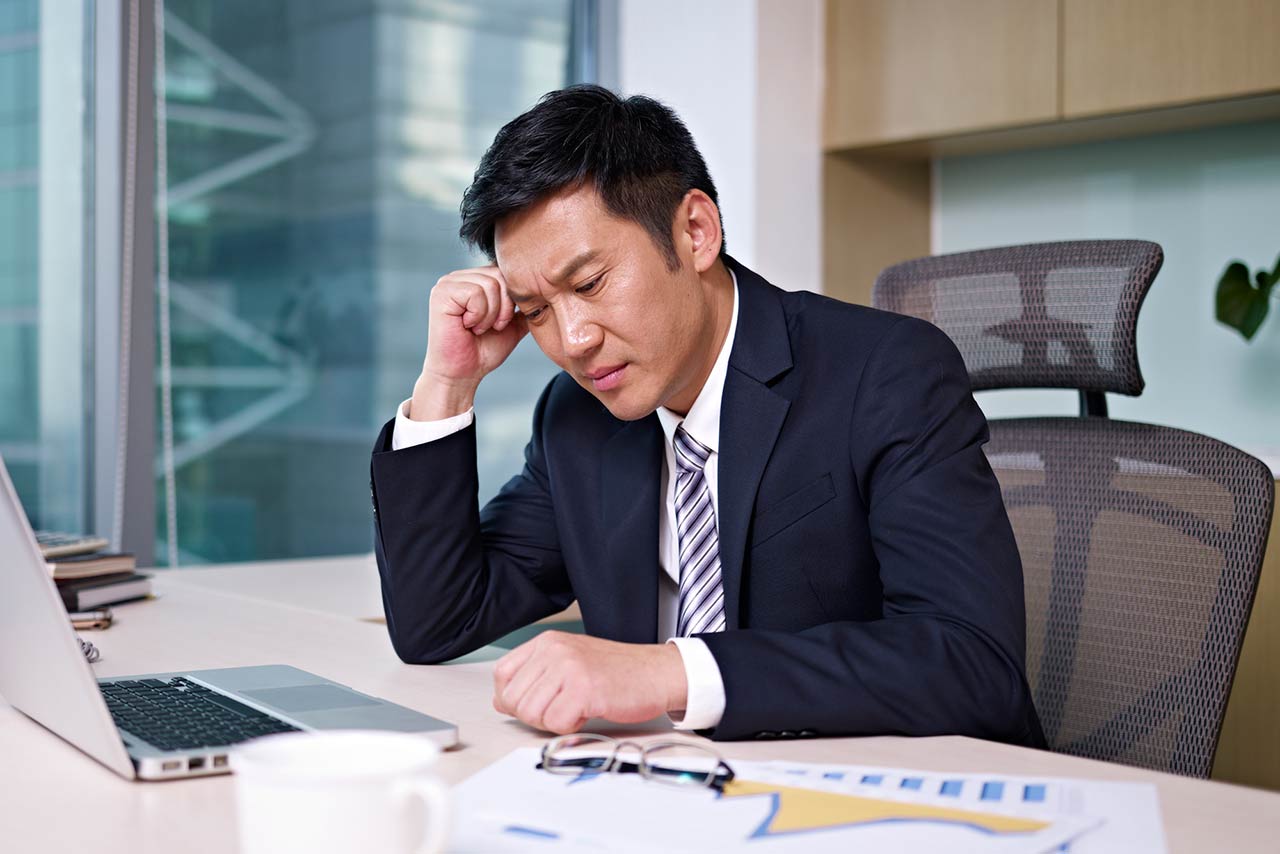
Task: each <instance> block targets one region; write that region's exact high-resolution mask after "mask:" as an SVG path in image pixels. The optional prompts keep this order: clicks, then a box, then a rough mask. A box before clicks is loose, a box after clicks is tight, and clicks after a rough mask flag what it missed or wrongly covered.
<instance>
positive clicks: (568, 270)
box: [551, 249, 600, 282]
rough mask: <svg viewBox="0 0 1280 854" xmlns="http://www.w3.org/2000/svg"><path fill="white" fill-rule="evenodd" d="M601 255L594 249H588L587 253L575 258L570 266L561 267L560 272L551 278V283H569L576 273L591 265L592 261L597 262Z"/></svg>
mask: <svg viewBox="0 0 1280 854" xmlns="http://www.w3.org/2000/svg"><path fill="white" fill-rule="evenodd" d="M599 254H600V253H598V252H596V250H594V249H588V250H587V251H585V252H581V253H579V254H578V256H577V257H576V258H574V259H573V260H572V261H570V262H569V263H568V264H565V265H564V266H563V267H561V268H560V272H559V273H557V274H556V275H554V276H552V277H551V281H552V282H567V281H568V280H569V279H570V278H571V277H572V276H573V274H574V273H576V272H578V270H580V269H582V267H584V266H585V265H587V264H590V263H591V262H592V261H594V260H596V257H597V256H598V255H599Z"/></svg>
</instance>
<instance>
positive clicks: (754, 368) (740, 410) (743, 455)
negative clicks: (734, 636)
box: [718, 259, 791, 630]
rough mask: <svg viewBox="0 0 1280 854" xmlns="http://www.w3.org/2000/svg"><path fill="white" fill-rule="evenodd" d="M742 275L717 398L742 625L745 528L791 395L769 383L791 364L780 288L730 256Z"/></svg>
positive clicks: (733, 593)
mask: <svg viewBox="0 0 1280 854" xmlns="http://www.w3.org/2000/svg"><path fill="white" fill-rule="evenodd" d="M729 263H730V264H731V266H732V267H733V270H734V273H735V274H736V275H737V278H738V298H739V300H741V305H740V306H739V309H738V328H737V332H735V333H734V341H733V351H732V352H731V353H730V354H729V372H728V375H727V376H726V377H725V383H724V396H723V398H722V399H721V404H720V464H719V472H720V473H719V486H718V491H719V497H720V514H719V516H720V518H719V520H718V522H719V526H720V531H719V534H720V568H721V575H722V580H723V583H724V602H725V628H726V629H730V630H732V629H736V628H739V623H740V617H741V608H742V596H741V593H742V567H743V563H744V562H745V558H746V545H747V531H748V529H749V528H750V525H751V513H752V510H753V508H754V507H755V501H756V492H757V491H758V490H759V488H760V478H761V477H762V476H763V475H764V469H765V466H766V465H767V464H768V462H769V457H770V456H772V454H773V449H774V445H775V444H777V441H778V434H779V433H780V432H781V431H782V425H783V422H784V421H786V418H787V411H788V410H789V409H790V407H791V401H789V400H787V399H786V398H785V397H783V396H782V395H780V394H778V393H777V392H775V391H773V390H772V389H771V388H770V387H769V383H770V382H772V381H773V380H774V379H776V378H777V377H778V376H780V375H781V374H783V373H785V372H786V371H788V370H790V368H791V340H790V337H789V335H788V332H787V322H786V316H785V314H784V312H783V308H782V302H781V299H780V292H779V291H778V289H777V288H775V287H773V286H772V285H770V284H769V283H768V282H766V281H765V280H764V279H762V278H760V277H759V276H757V275H756V274H755V273H753V272H751V271H750V270H748V269H747V268H746V267H743V266H742V265H740V264H738V263H737V262H736V261H733V260H732V259H729Z"/></svg>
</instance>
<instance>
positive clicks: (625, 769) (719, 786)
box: [535, 732, 736, 793]
mask: <svg viewBox="0 0 1280 854" xmlns="http://www.w3.org/2000/svg"><path fill="white" fill-rule="evenodd" d="M573 738H583V739H590V740H593V741H595V742H597V743H599V744H600V746H601V748H602V750H605V751H609V753H608V755H596V756H583V757H581V758H579V759H573V760H563V761H561V762H560V763H558V764H556V765H548V764H547V754H548V753H550V752H551V750H552V747H553V745H556V744H557V742H560V741H565V740H568V739H573ZM578 746H583V745H578ZM668 747H690V748H693V749H695V750H701V751H703V752H705V753H707V754H708V755H710V756H712V757H714V758H715V760H716V762H717V763H718V764H717V765H716V770H715V772H714V773H710V774H707V775H706V777H705V779H703V780H702V781H700V782H697V783H678V782H675V781H670V780H664V779H663V778H662V777H659V776H654V774H653V773H646V769H647V770H648V771H649V772H655V771H656V772H658V773H660V774H661V773H669V774H690V773H691V772H689V771H688V770H687V769H684V768H667V767H663V766H662V765H654V764H652V763H651V762H649V761H647V758H646V757H647V754H648V753H649V752H650V751H656V750H660V749H663V748H668ZM624 748H633V749H635V750H638V751H639V752H640V761H639V762H627V761H625V760H623V759H622V758H621V753H622V751H623V749H624ZM591 762H595V763H600V764H598V765H589V764H587V763H591ZM535 767H536V769H537V770H541V771H546V772H547V773H548V774H557V775H560V776H566V777H567V776H570V775H571V774H572V771H568V772H566V771H562V770H559V769H573V768H579V769H581V770H580V771H579V776H581V775H584V774H639V775H640V776H641V777H643V778H645V779H646V780H653V781H654V782H657V783H669V784H670V785H675V786H686V785H687V786H691V787H693V788H699V789H714V790H715V791H717V792H721V793H723V792H724V787H725V785H727V784H728V783H730V782H732V781H733V779H734V777H735V776H736V775H735V774H734V770H733V769H732V768H730V767H729V763H727V762H725V761H724V757H723V756H721V755H720V754H719V753H718V752H717V751H715V750H713V749H711V748H710V747H707V746H706V745H702V744H697V743H696V742H689V741H650V742H645V743H643V744H642V743H640V742H638V741H619V740H618V739H616V738H614V737H613V736H610V735H601V734H599V733H592V732H575V733H567V734H565V735H558V736H556V737H555V738H552V739H549V740H548V741H547V743H546V744H544V745H542V753H541V756H540V758H539V761H538V764H537V765H536V766H535Z"/></svg>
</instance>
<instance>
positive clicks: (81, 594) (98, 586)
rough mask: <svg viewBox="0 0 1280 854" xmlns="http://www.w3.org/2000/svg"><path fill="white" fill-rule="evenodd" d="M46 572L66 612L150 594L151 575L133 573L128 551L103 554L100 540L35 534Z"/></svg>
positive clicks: (139, 597)
mask: <svg viewBox="0 0 1280 854" xmlns="http://www.w3.org/2000/svg"><path fill="white" fill-rule="evenodd" d="M36 541H37V542H39V544H40V551H41V552H42V553H43V554H44V559H45V561H46V562H47V563H48V564H49V573H50V574H51V575H52V576H53V581H54V583H55V584H57V585H58V593H60V594H61V595H62V604H63V605H65V606H66V608H67V610H68V611H72V612H75V611H88V610H91V609H93V608H101V607H103V606H104V605H115V604H118V603H120V602H129V601H132V600H134V599H144V598H146V597H147V596H150V595H151V576H149V575H145V574H143V573H140V572H136V571H135V570H136V568H137V562H136V561H135V560H134V557H133V555H131V554H129V553H128V552H112V551H105V549H106V547H107V546H108V545H109V544H108V542H107V541H106V540H104V539H101V538H98V537H86V536H80V535H76V534H59V533H54V532H50V531H38V532H36Z"/></svg>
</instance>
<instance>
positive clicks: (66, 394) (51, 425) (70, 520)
mask: <svg viewBox="0 0 1280 854" xmlns="http://www.w3.org/2000/svg"><path fill="white" fill-rule="evenodd" d="M47 5H48V4H47V3H44V4H42V3H41V2H40V0H0V81H2V82H3V85H0V401H3V404H2V405H0V454H3V456H4V460H5V463H6V466H7V468H8V469H9V473H10V476H11V477H12V479H13V481H14V484H15V486H16V487H17V490H18V494H19V497H20V498H21V499H22V501H23V504H24V505H25V507H26V510H27V514H28V516H29V517H30V519H31V521H32V523H33V524H34V525H36V526H37V527H43V528H56V529H63V530H84V529H85V528H86V525H87V521H88V516H87V513H88V474H87V473H88V462H89V460H88V453H87V446H88V440H89V436H90V432H89V421H88V417H87V416H88V414H89V413H90V412H91V405H90V396H89V395H88V394H87V391H86V388H87V383H86V379H87V368H86V361H87V357H88V355H89V354H88V347H89V343H88V336H87V330H88V329H89V322H90V320H91V316H92V315H91V311H90V308H89V302H88V300H87V298H86V297H87V295H88V294H89V293H90V290H89V287H90V284H91V274H90V270H91V266H90V265H89V264H88V262H87V259H88V257H89V253H88V252H86V248H87V247H86V242H87V241H86V237H85V236H86V234H87V233H88V228H89V226H90V224H91V223H90V216H89V201H90V198H91V192H90V189H89V178H90V176H91V171H90V169H89V168H88V167H87V166H86V163H87V162H88V158H87V154H88V151H89V144H88V141H87V140H88V136H87V133H86V131H87V128H88V127H89V123H88V122H87V120H86V117H89V119H90V120H91V111H89V110H84V109H82V107H83V105H84V104H85V103H86V102H91V98H90V97H88V96H89V94H90V92H91V88H90V87H91V84H92V73H91V66H90V65H89V63H88V61H87V60H88V58H89V57H90V56H91V54H90V53H89V50H88V45H89V43H90V39H91V36H92V27H91V26H88V24H87V21H86V18H85V16H84V14H83V11H84V10H83V9H81V8H79V6H78V4H75V3H71V4H62V5H60V7H59V8H60V9H62V11H63V12H64V13H60V14H58V15H52V16H47V17H46V19H45V20H41V12H42V10H43V9H44V8H45V7H46V6H47ZM64 7H65V8H64Z"/></svg>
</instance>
